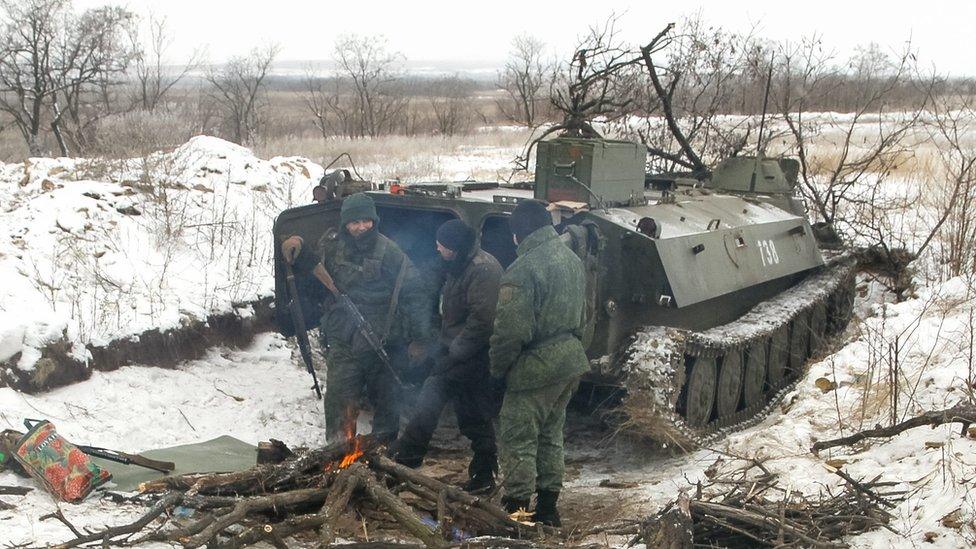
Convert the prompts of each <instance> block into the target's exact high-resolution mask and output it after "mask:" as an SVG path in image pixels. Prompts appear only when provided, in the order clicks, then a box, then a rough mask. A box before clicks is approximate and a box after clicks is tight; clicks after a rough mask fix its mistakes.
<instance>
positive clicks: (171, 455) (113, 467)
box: [92, 435, 257, 492]
mask: <svg viewBox="0 0 976 549" xmlns="http://www.w3.org/2000/svg"><path fill="white" fill-rule="evenodd" d="M140 455H143V456H146V457H147V458H150V459H157V460H160V461H172V462H173V463H175V464H176V470H175V471H173V472H172V473H171V474H173V475H182V474H186V473H214V472H228V471H241V470H244V469H248V468H250V467H253V466H254V464H255V462H256V461H257V447H255V446H252V445H250V444H248V443H246V442H244V441H242V440H238V439H236V438H234V437H231V436H226V435H225V436H222V437H217V438H215V439H213V440H208V441H206V442H198V443H196V444H184V445H182V446H173V447H172V448H160V449H158V450H147V451H145V452H141V453H140ZM92 459H93V460H94V461H95V463H97V464H98V465H99V466H100V467H104V468H105V469H107V470H108V471H109V472H111V473H112V480H111V481H110V483H109V484H108V485H106V488H107V489H109V490H114V491H120V492H132V491H135V490H137V489H138V488H139V484H140V483H143V482H146V481H149V480H155V479H158V478H162V477H164V476H167V475H164V474H163V473H160V472H158V471H153V470H152V469H146V468H145V467H139V466H137V465H122V464H121V463H116V462H114V461H108V460H104V459H101V458H92Z"/></svg>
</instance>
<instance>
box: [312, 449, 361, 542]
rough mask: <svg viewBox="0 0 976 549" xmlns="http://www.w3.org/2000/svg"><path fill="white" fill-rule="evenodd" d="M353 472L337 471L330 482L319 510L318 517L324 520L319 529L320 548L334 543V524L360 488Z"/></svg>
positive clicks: (350, 469)
mask: <svg viewBox="0 0 976 549" xmlns="http://www.w3.org/2000/svg"><path fill="white" fill-rule="evenodd" d="M354 472H355V468H352V467H347V468H346V469H343V470H342V471H339V474H338V475H336V478H335V480H334V481H333V482H332V487H331V488H330V491H329V496H328V497H327V498H325V503H323V504H322V509H320V510H319V515H320V516H321V517H322V518H323V519H324V521H323V522H322V527H321V528H320V529H319V543H321V544H322V546H327V545H329V544H331V543H333V542H334V541H335V530H336V523H337V522H338V521H339V517H341V516H342V513H343V511H345V509H346V506H347V505H348V504H349V499H350V498H351V497H352V494H353V492H355V491H356V490H357V489H359V488H360V487H361V486H362V485H361V484H360V482H359V477H358V476H356V475H354V474H353V473H354Z"/></svg>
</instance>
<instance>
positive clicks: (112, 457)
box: [78, 446, 176, 473]
mask: <svg viewBox="0 0 976 549" xmlns="http://www.w3.org/2000/svg"><path fill="white" fill-rule="evenodd" d="M78 449H79V450H81V451H82V452H84V453H86V454H88V455H90V456H92V457H97V458H102V459H105V460H108V461H114V462H115V463H121V464H123V465H138V466H139V467H145V468H146V469H152V470H154V471H159V472H160V473H171V472H173V470H174V469H176V464H175V463H173V462H171V461H157V460H155V459H149V458H147V457H145V456H140V455H138V454H127V453H125V452H118V451H115V450H109V449H108V448H99V447H97V446H78Z"/></svg>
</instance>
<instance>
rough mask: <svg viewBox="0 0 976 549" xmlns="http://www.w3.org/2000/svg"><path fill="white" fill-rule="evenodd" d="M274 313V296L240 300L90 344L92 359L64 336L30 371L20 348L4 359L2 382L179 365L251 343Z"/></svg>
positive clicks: (30, 384)
mask: <svg viewBox="0 0 976 549" xmlns="http://www.w3.org/2000/svg"><path fill="white" fill-rule="evenodd" d="M273 317H274V301H273V298H272V297H271V296H267V297H263V298H260V299H258V300H255V301H250V302H244V303H237V304H234V305H233V306H232V310H231V311H227V312H221V313H215V314H211V315H209V316H208V317H207V318H205V319H194V320H190V321H188V322H184V323H183V324H182V325H181V326H179V327H177V328H171V329H167V330H160V329H158V328H152V329H149V330H146V331H144V332H141V333H138V334H133V335H131V336H126V337H124V338H118V339H114V340H112V341H110V342H109V343H108V344H106V345H100V346H96V345H92V344H88V345H86V349H87V351H88V354H89V359H88V360H87V361H81V360H78V359H77V358H76V357H75V356H73V354H74V353H72V350H73V349H72V342H71V341H69V340H68V339H67V338H62V339H59V340H56V341H54V342H52V343H49V344H47V345H46V346H45V347H44V348H42V349H41V358H40V359H38V361H37V362H36V363H35V365H34V367H33V368H32V369H30V370H22V369H19V368H18V367H17V366H16V365H17V362H18V361H19V360H20V357H21V353H17V354H15V355H14V356H12V357H11V358H9V359H8V360H6V361H4V362H2V363H0V387H11V388H13V389H15V390H17V391H20V392H23V393H29V394H34V393H39V392H43V391H47V390H50V389H54V388H57V387H63V386H65V385H70V384H72V383H77V382H80V381H84V380H86V379H88V378H90V377H91V374H92V372H94V371H101V372H108V371H112V370H117V369H119V368H121V367H123V366H128V365H132V364H139V365H144V366H156V367H161V368H175V367H176V366H177V365H178V364H179V363H181V362H183V361H186V360H193V359H197V358H200V357H202V356H203V355H204V354H205V353H206V352H207V350H208V349H210V348H211V347H215V346H228V347H244V346H246V345H248V344H249V343H251V341H253V340H254V337H255V336H256V335H257V334H259V333H262V332H267V331H271V330H274V324H273V322H272V319H273Z"/></svg>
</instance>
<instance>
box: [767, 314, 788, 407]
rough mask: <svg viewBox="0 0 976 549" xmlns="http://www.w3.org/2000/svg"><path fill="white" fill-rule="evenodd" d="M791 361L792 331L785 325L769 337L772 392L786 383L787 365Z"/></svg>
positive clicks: (770, 386) (769, 367)
mask: <svg viewBox="0 0 976 549" xmlns="http://www.w3.org/2000/svg"><path fill="white" fill-rule="evenodd" d="M789 361H790V331H789V327H788V326H783V327H781V328H779V329H778V330H776V331H775V332H773V335H772V336H771V337H770V338H769V362H768V363H767V364H768V366H767V371H768V372H769V388H770V390H771V391H772V392H775V391H776V390H777V389H779V388H780V387H782V386H783V385H785V384H786V367H787V365H788V364H789Z"/></svg>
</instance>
